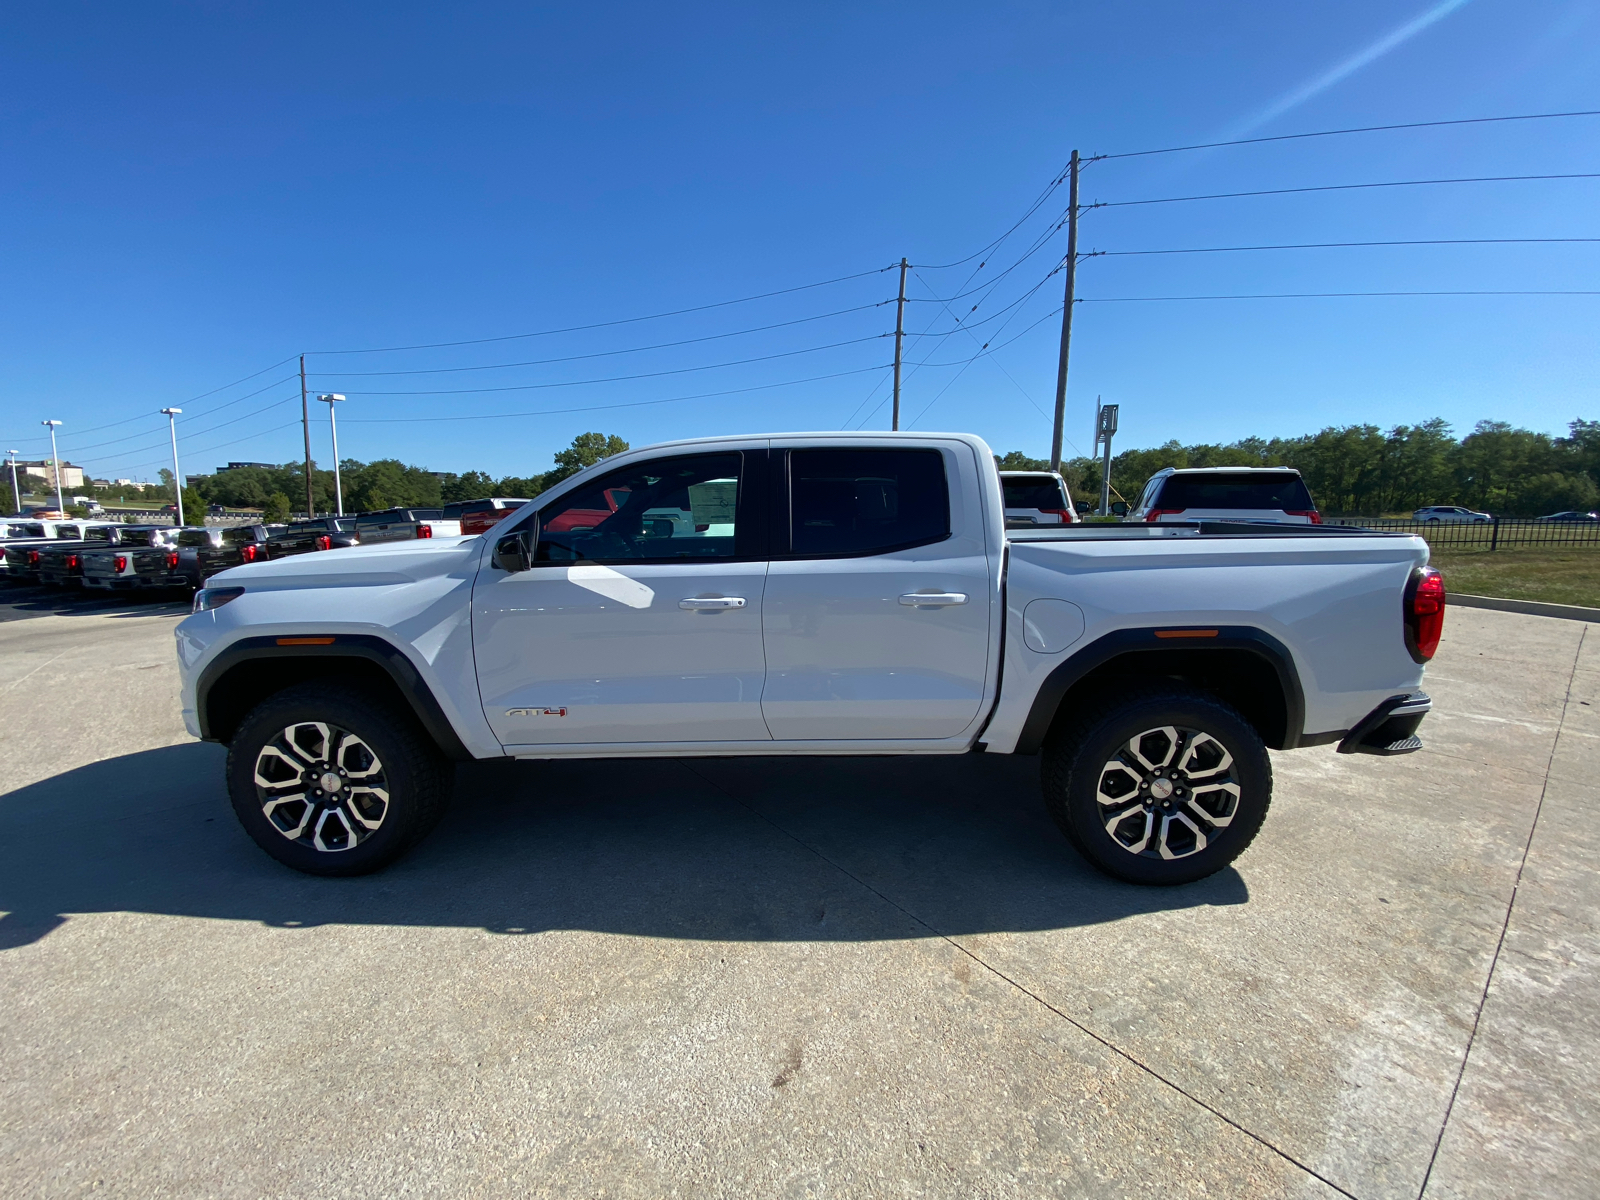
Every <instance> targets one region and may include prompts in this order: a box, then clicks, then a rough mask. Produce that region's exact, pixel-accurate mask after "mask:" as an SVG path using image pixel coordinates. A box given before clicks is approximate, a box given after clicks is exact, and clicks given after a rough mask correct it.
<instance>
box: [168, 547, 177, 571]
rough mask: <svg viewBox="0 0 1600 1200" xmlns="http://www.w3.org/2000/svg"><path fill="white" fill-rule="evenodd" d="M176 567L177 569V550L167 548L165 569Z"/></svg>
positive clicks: (170, 569) (172, 569) (171, 569)
mask: <svg viewBox="0 0 1600 1200" xmlns="http://www.w3.org/2000/svg"><path fill="white" fill-rule="evenodd" d="M177 569H178V552H177V551H176V550H168V551H167V570H169V571H176V570H177Z"/></svg>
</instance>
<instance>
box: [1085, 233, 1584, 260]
mask: <svg viewBox="0 0 1600 1200" xmlns="http://www.w3.org/2000/svg"><path fill="white" fill-rule="evenodd" d="M1572 242H1585V243H1587V242H1600V238H1424V239H1419V240H1412V241H1403V242H1297V243H1292V244H1289V245H1284V246H1201V247H1196V248H1194V249H1186V250H1101V251H1098V253H1099V254H1100V255H1101V256H1102V257H1108V258H1120V257H1124V256H1127V255H1146V254H1231V253H1233V252H1234V251H1237V250H1337V249H1342V248H1346V247H1351V246H1512V245H1517V246H1520V245H1555V244H1565V243H1572Z"/></svg>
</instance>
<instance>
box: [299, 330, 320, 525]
mask: <svg viewBox="0 0 1600 1200" xmlns="http://www.w3.org/2000/svg"><path fill="white" fill-rule="evenodd" d="M300 426H301V428H302V429H304V430H305V435H306V516H307V517H314V516H316V515H317V509H316V506H315V505H314V504H313V503H312V502H311V408H310V405H309V404H308V403H307V401H306V356H305V355H304V354H302V355H301V356H300Z"/></svg>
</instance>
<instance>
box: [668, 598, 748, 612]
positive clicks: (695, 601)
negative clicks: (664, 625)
mask: <svg viewBox="0 0 1600 1200" xmlns="http://www.w3.org/2000/svg"><path fill="white" fill-rule="evenodd" d="M678 607H679V608H683V609H687V610H688V611H690V612H695V611H698V610H712V611H715V610H718V609H724V608H743V607H744V597H743V596H690V597H689V598H688V599H687V600H679V601H678Z"/></svg>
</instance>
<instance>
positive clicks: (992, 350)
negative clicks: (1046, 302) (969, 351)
mask: <svg viewBox="0 0 1600 1200" xmlns="http://www.w3.org/2000/svg"><path fill="white" fill-rule="evenodd" d="M1079 302H1080V303H1081V302H1082V301H1081V299H1080V301H1079ZM1060 315H1061V305H1059V304H1058V305H1056V306H1055V307H1054V308H1052V309H1051V310H1050V311H1049V312H1047V313H1045V314H1044V316H1042V317H1040V318H1039V319H1038V320H1036V321H1034V322H1033V323H1032V324H1031V325H1029V326H1028V327H1027V328H1026V329H1024V330H1023V331H1022V332H1021V333H1016V334H1012V335H1011V336H1010V337H1008V338H1007V339H1006V340H1005V341H1003V342H1001V343H999V344H998V345H996V344H995V343H993V342H992V341H991V342H985V343H984V344H983V346H982V347H981V348H980V349H981V350H987V351H988V352H989V354H990V355H995V354H998V353H999V352H1000V351H1002V350H1004V349H1005V348H1006V347H1007V346H1009V345H1011V343H1012V342H1017V341H1021V340H1022V339H1023V338H1025V337H1027V336H1028V335H1029V334H1030V333H1032V332H1033V331H1034V330H1035V329H1037V328H1039V326H1041V325H1043V324H1044V323H1045V322H1046V321H1048V320H1049V319H1050V318H1051V317H1059V316H1060ZM966 361H968V360H967V359H964V358H955V359H951V360H950V361H949V362H934V361H933V360H932V359H923V360H922V361H921V362H919V363H917V364H915V365H916V366H919V367H959V366H960V365H961V364H962V363H964V362H966ZM1012 382H1016V381H1015V380H1013V381H1012ZM1018 386H1019V387H1020V386H1021V385H1020V384H1018Z"/></svg>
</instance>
